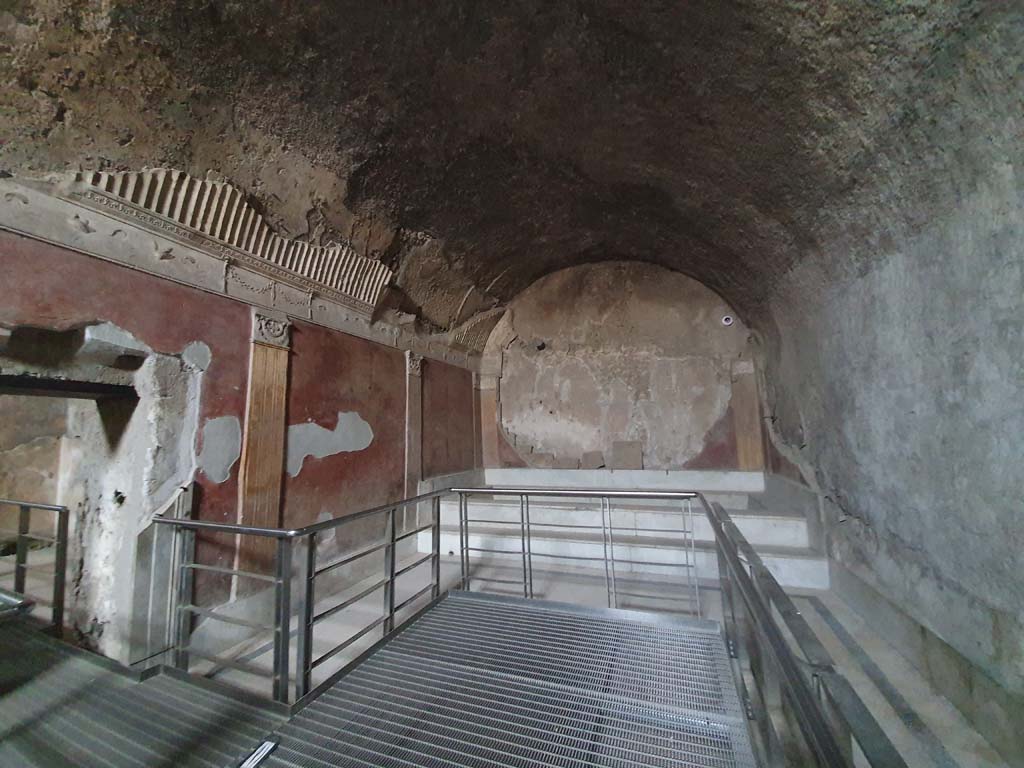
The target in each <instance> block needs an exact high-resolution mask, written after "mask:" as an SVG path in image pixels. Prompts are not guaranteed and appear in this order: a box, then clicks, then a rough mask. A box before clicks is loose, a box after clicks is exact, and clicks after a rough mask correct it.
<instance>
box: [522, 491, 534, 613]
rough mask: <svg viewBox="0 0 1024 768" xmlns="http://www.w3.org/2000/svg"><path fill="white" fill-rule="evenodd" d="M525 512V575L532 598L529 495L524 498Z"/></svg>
mask: <svg viewBox="0 0 1024 768" xmlns="http://www.w3.org/2000/svg"><path fill="white" fill-rule="evenodd" d="M524 501H525V504H526V506H525V510H526V575H527V578H528V579H529V582H530V589H529V592H530V594H529V596H530V597H533V537H532V536H531V535H530V494H526V496H524Z"/></svg>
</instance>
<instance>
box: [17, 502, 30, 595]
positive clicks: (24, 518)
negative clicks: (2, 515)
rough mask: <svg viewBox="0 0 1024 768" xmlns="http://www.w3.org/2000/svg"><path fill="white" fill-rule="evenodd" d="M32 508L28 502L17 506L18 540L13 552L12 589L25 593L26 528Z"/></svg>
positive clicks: (26, 563) (26, 562)
mask: <svg viewBox="0 0 1024 768" xmlns="http://www.w3.org/2000/svg"><path fill="white" fill-rule="evenodd" d="M31 515H32V508H31V507H30V506H29V505H28V504H22V505H21V506H19V507H18V542H17V549H16V551H15V553H14V591H15V592H17V593H18V594H19V595H23V594H25V571H26V570H28V569H27V568H26V567H25V566H26V565H28V529H29V521H30V519H31Z"/></svg>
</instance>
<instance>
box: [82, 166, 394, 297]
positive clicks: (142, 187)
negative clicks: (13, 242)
mask: <svg viewBox="0 0 1024 768" xmlns="http://www.w3.org/2000/svg"><path fill="white" fill-rule="evenodd" d="M76 181H80V182H84V183H85V184H87V185H89V186H90V187H92V188H94V189H95V190H99V191H101V192H103V193H104V194H105V195H109V196H113V197H116V198H118V199H119V200H122V201H125V202H128V203H131V204H132V205H133V206H136V207H138V208H139V209H141V210H143V211H147V212H149V213H154V214H157V215H159V216H162V217H164V218H166V219H170V220H171V221H173V222H176V223H177V224H180V225H181V226H184V227H187V228H188V229H191V230H194V231H195V232H197V233H199V234H201V235H205V236H206V237H208V238H210V239H211V240H213V241H215V243H216V244H217V245H220V246H221V250H223V247H224V246H227V247H228V248H229V249H230V251H231V252H234V251H241V252H244V253H246V254H248V255H250V256H254V257H256V261H253V260H251V259H250V260H247V263H248V265H249V266H252V267H255V268H257V269H260V271H266V272H269V273H270V274H271V275H272V276H274V277H277V278H281V277H286V278H287V277H293V278H296V279H295V280H293V282H295V283H297V284H298V285H299V286H300V287H302V288H307V289H312V290H314V291H317V292H324V293H326V294H327V295H331V296H332V297H333V298H338V297H339V296H342V297H346V298H348V299H350V300H352V301H354V302H357V308H359V307H358V305H362V307H363V308H365V309H366V310H367V311H372V309H373V308H374V307H375V306H376V305H377V301H378V300H379V299H380V297H381V294H382V293H383V291H384V288H385V287H386V286H387V284H388V282H389V281H390V280H391V275H392V272H391V270H390V269H388V268H387V267H386V266H384V265H383V264H382V263H380V262H379V261H375V260H373V259H367V258H364V257H363V256H359V255H358V254H357V253H356V252H355V251H354V250H352V248H351V247H349V246H348V245H334V246H319V245H312V244H311V243H305V242H301V241H298V240H290V239H288V238H284V237H281V236H280V235H277V234H275V233H274V232H273V231H272V230H271V229H270V227H269V226H268V225H267V223H266V222H265V221H264V220H263V216H262V215H260V214H259V213H257V211H256V209H255V208H253V206H252V205H250V204H249V203H248V202H247V201H246V200H245V195H244V194H243V193H242V192H241V191H239V190H237V189H235V188H234V187H233V186H231V185H230V184H227V183H222V182H216V181H206V180H200V179H195V178H193V177H191V176H189V175H188V174H187V173H184V172H182V171H176V170H171V169H165V168H155V169H151V170H144V171H139V172H134V171H132V172H123V173H106V172H103V171H95V172H91V173H79V174H77V176H76ZM87 199H89V200H91V201H92V202H97V203H100V204H103V202H104V201H103V199H102V197H97V196H95V195H87ZM225 255H232V253H230V252H229V253H226V254H225Z"/></svg>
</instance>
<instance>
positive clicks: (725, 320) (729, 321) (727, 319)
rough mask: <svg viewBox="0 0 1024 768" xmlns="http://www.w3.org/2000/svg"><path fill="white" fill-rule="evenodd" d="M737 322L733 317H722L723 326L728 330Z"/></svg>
mask: <svg viewBox="0 0 1024 768" xmlns="http://www.w3.org/2000/svg"><path fill="white" fill-rule="evenodd" d="M735 322H736V319H735V318H734V317H733V316H732V315H722V325H724V326H725V327H726V328H728V327H729V326H730V325H732V324H733V323H735Z"/></svg>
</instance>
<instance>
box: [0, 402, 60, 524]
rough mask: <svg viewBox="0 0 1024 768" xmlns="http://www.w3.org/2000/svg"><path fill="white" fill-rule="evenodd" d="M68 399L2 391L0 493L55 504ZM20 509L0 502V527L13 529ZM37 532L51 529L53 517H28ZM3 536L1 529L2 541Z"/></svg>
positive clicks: (7, 497) (38, 515)
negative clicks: (18, 394)
mask: <svg viewBox="0 0 1024 768" xmlns="http://www.w3.org/2000/svg"><path fill="white" fill-rule="evenodd" d="M67 408H68V403H67V400H64V399H62V398H57V397H20V396H17V395H0V499H16V500H19V501H34V502H38V503H41V504H58V503H59V502H58V500H57V489H58V481H59V476H60V451H61V440H62V438H63V437H64V432H65V430H66V428H67ZM18 514H19V513H18V510H17V508H15V507H7V506H0V528H2V529H4V530H8V531H11V530H17V528H18ZM30 520H31V526H32V530H33V531H35V532H42V531H49V532H50V533H52V531H53V521H52V517H51V516H50V515H48V514H40V513H36V514H34V515H32V517H31V518H30ZM5 538H6V536H5V535H4V534H0V541H2V540H4V539H5Z"/></svg>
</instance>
